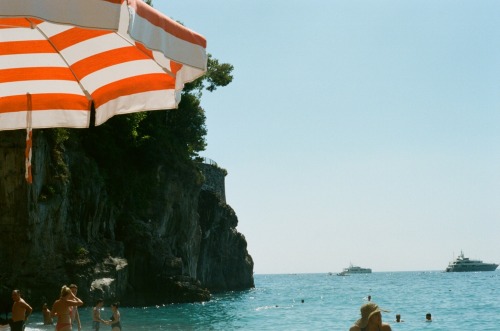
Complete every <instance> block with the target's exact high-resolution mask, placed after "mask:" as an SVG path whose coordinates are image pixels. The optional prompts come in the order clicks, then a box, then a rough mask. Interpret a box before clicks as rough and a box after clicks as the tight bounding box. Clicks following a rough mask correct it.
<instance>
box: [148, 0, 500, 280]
mask: <svg viewBox="0 0 500 331" xmlns="http://www.w3.org/2000/svg"><path fill="white" fill-rule="evenodd" d="M154 6H155V8H157V9H159V10H160V11H162V12H163V13H165V14H167V15H168V16H170V17H172V18H174V19H176V20H178V21H181V22H183V23H184V24H185V25H186V26H187V27H189V28H192V29H193V30H195V31H197V32H199V33H201V34H203V35H204V36H205V37H206V38H207V40H208V52H209V53H211V54H212V55H213V56H214V57H215V58H217V59H219V61H221V62H227V63H231V64H232V65H234V67H235V69H234V81H233V83H231V84H230V85H229V86H227V87H225V88H221V89H219V90H217V91H216V92H214V93H212V94H211V93H209V92H206V93H205V94H204V95H203V98H202V105H203V107H204V109H205V111H206V116H207V128H208V136H207V143H208V148H207V150H206V151H205V152H203V153H202V156H206V157H209V158H211V159H213V160H215V161H216V162H218V164H219V165H220V166H222V167H224V168H226V169H227V170H228V173H229V174H228V176H227V177H226V195H227V202H228V204H229V205H230V206H231V207H232V208H233V209H234V210H235V212H236V214H237V216H238V219H239V225H238V231H239V232H241V233H243V234H244V235H245V237H246V239H247V242H248V250H249V253H250V255H252V257H253V259H254V262H255V268H254V270H255V272H256V273H258V274H263V273H306V272H330V271H331V272H338V271H340V270H341V269H342V268H343V267H346V266H348V265H349V263H350V262H352V263H353V264H356V265H361V266H364V267H371V268H372V269H373V270H374V271H406V270H442V269H444V268H445V267H446V265H447V264H448V262H449V261H450V260H451V259H452V258H453V257H454V255H455V256H456V255H457V254H458V253H459V252H460V250H461V249H463V250H464V253H465V254H466V255H469V256H470V257H471V258H480V259H483V260H485V261H486V262H497V263H498V262H500V38H499V36H500V20H499V19H498V13H499V12H500V1H493V0H492V1H487V0H483V1H457V0H449V1H435V0H431V1H426V0H406V1H399V0H388V1H356V0H342V1H335V0H307V1H306V0H301V1H296V0H255V1H247V0H245V1H243V0H230V1H228V0H223V1H222V0H210V1H207V0H155V1H154Z"/></svg>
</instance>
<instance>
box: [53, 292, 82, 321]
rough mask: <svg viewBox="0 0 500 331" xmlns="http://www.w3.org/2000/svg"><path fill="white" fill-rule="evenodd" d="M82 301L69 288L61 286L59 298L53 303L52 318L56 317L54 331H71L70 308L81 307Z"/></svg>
mask: <svg viewBox="0 0 500 331" xmlns="http://www.w3.org/2000/svg"><path fill="white" fill-rule="evenodd" d="M82 304H83V302H82V300H80V299H78V298H77V297H76V296H75V295H74V294H73V293H72V292H71V290H70V288H69V287H67V286H63V288H62V289H61V296H60V298H59V299H58V300H56V301H55V302H54V305H53V306H52V311H51V312H50V314H51V315H52V316H57V324H56V331H71V330H72V327H71V322H72V321H71V307H73V306H81V305H82Z"/></svg>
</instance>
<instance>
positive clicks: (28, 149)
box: [24, 93, 33, 184]
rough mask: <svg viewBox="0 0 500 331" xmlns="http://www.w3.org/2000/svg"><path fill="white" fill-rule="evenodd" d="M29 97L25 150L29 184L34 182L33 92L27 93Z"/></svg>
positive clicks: (26, 173) (26, 174) (26, 175)
mask: <svg viewBox="0 0 500 331" xmlns="http://www.w3.org/2000/svg"><path fill="white" fill-rule="evenodd" d="M26 98H27V103H28V107H27V111H26V149H25V151H24V156H25V168H26V170H25V177H26V182H28V184H31V183H33V176H32V175H31V156H32V146H33V130H32V127H31V126H32V110H33V106H32V101H31V94H30V93H26Z"/></svg>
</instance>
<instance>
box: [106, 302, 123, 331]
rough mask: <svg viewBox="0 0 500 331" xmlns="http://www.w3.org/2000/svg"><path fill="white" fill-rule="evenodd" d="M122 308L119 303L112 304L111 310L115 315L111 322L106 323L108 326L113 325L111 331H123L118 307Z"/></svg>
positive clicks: (112, 316)
mask: <svg viewBox="0 0 500 331" xmlns="http://www.w3.org/2000/svg"><path fill="white" fill-rule="evenodd" d="M119 306H120V303H119V302H115V303H113V304H111V310H112V311H113V315H111V318H110V320H109V321H105V323H106V324H108V325H111V331H121V330H122V325H121V323H120V311H119V310H118V307H119Z"/></svg>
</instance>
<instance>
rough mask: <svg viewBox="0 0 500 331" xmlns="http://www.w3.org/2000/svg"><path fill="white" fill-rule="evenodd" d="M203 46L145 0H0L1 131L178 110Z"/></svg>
mask: <svg viewBox="0 0 500 331" xmlns="http://www.w3.org/2000/svg"><path fill="white" fill-rule="evenodd" d="M206 65H207V54H206V41H205V39H204V38H203V37H202V36H201V35H199V34H197V33H195V32H193V31H191V30H189V29H187V28H185V27H184V26H182V25H181V24H178V23H177V22H175V21H173V20H172V19H170V18H168V17H167V16H165V15H163V14H162V13H160V12H159V11H157V10H155V9H154V8H152V7H151V6H149V5H147V4H146V3H144V2H143V1H141V0H15V1H12V0H0V130H15V129H23V128H51V127H71V128H83V127H89V126H90V125H91V123H90V119H91V109H95V125H99V124H102V123H104V122H105V121H106V120H107V119H109V118H110V117H112V116H114V115H116V114H125V113H132V112H137V111H147V110H157V109H170V108H176V107H177V105H178V103H179V101H180V93H181V91H182V88H183V86H184V84H185V83H186V82H189V81H192V80H194V79H196V78H198V77H200V76H201V75H203V74H204V73H205V71H206Z"/></svg>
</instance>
